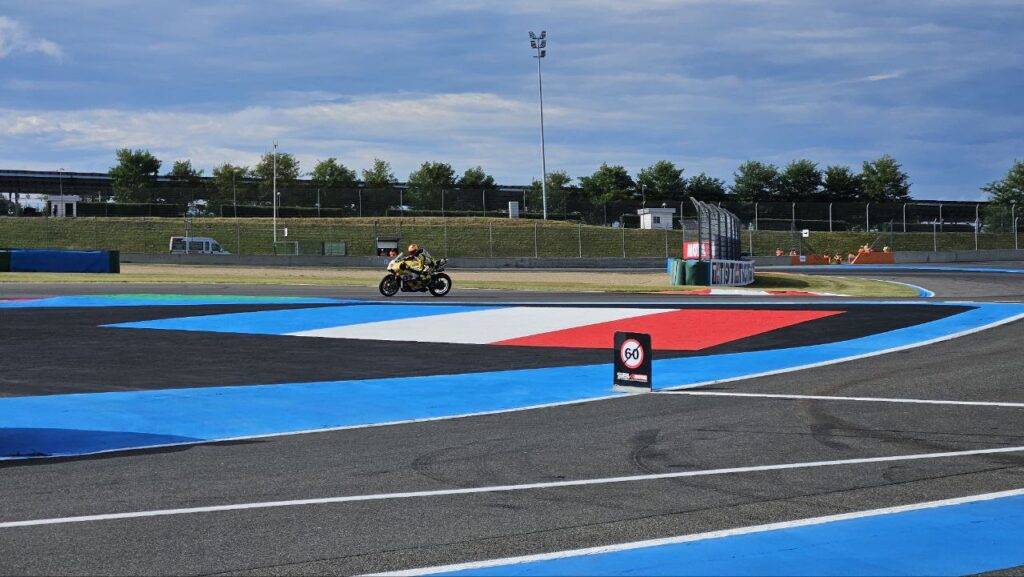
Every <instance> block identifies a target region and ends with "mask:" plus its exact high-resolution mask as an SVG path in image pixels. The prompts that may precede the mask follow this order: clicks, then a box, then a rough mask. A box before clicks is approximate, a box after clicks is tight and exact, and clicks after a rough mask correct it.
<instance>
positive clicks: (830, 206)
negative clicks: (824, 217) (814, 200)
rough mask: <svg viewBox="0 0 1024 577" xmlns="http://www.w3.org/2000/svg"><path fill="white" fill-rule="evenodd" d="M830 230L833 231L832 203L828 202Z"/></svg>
mask: <svg viewBox="0 0 1024 577" xmlns="http://www.w3.org/2000/svg"><path fill="white" fill-rule="evenodd" d="M828 231H829V232H832V203H831V202H830V203H828Z"/></svg>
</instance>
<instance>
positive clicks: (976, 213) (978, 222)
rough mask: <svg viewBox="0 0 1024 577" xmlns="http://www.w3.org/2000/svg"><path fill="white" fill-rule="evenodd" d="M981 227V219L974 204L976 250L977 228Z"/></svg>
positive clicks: (975, 248)
mask: <svg viewBox="0 0 1024 577" xmlns="http://www.w3.org/2000/svg"><path fill="white" fill-rule="evenodd" d="M980 228H981V219H980V218H979V217H978V205H977V204H975V205H974V250H978V229H980Z"/></svg>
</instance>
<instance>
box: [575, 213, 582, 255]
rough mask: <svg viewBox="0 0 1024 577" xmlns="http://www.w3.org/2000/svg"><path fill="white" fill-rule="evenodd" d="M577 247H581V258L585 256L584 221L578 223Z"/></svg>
mask: <svg viewBox="0 0 1024 577" xmlns="http://www.w3.org/2000/svg"><path fill="white" fill-rule="evenodd" d="M576 248H578V249H579V253H580V258H583V223H582V222H578V223H576Z"/></svg>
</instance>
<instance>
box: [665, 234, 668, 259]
mask: <svg viewBox="0 0 1024 577" xmlns="http://www.w3.org/2000/svg"><path fill="white" fill-rule="evenodd" d="M665 258H668V229H667V228H666V229H665Z"/></svg>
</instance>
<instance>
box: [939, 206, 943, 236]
mask: <svg viewBox="0 0 1024 577" xmlns="http://www.w3.org/2000/svg"><path fill="white" fill-rule="evenodd" d="M942 221H943V218H942V203H941V202H940V203H939V231H942Z"/></svg>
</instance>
